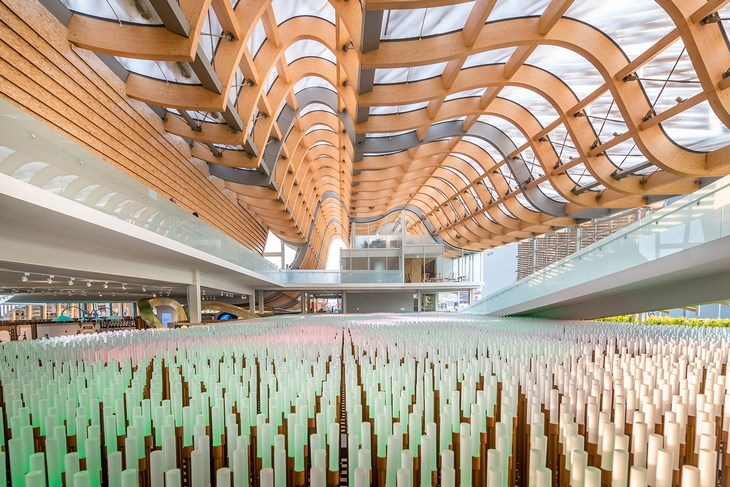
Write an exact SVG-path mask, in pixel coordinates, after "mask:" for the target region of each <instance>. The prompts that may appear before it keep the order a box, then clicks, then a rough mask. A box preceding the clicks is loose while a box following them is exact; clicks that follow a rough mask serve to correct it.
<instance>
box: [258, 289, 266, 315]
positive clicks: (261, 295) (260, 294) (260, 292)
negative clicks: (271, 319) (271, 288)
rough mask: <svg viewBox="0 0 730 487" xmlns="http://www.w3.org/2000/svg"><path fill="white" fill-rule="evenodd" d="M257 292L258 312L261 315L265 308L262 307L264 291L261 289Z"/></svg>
mask: <svg viewBox="0 0 730 487" xmlns="http://www.w3.org/2000/svg"><path fill="white" fill-rule="evenodd" d="M258 293H259V314H261V315H263V314H264V311H265V309H264V291H263V290H261V291H258Z"/></svg>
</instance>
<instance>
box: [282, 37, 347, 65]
mask: <svg viewBox="0 0 730 487" xmlns="http://www.w3.org/2000/svg"><path fill="white" fill-rule="evenodd" d="M305 57H318V58H322V59H326V60H327V61H329V62H331V63H332V64H336V63H337V58H336V57H335V55H334V53H333V52H332V51H330V50H329V49H328V48H327V46H325V45H324V44H322V43H321V42H318V41H315V40H311V39H302V40H300V41H297V42H295V43H294V44H292V45H291V46H289V47H288V48H287V49H286V51H284V59H285V60H286V63H287V64H291V63H293V62H294V61H296V60H297V59H301V58H305Z"/></svg>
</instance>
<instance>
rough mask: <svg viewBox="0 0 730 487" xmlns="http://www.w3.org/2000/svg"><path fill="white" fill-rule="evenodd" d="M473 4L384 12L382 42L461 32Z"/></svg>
mask: <svg viewBox="0 0 730 487" xmlns="http://www.w3.org/2000/svg"><path fill="white" fill-rule="evenodd" d="M473 4H474V2H464V3H459V4H456V5H447V6H443V7H431V8H415V9H411V10H386V11H385V12H384V13H383V24H382V28H381V30H380V38H381V39H382V40H393V39H413V38H421V37H426V36H433V35H439V34H445V33H447V32H454V31H457V30H461V29H462V28H463V27H464V23H465V22H466V19H467V18H468V17H469V13H470V12H471V10H472V6H473Z"/></svg>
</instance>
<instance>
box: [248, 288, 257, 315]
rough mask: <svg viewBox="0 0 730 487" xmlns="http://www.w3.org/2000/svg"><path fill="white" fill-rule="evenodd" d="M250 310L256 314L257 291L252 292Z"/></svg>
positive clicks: (249, 303) (249, 302) (249, 299)
mask: <svg viewBox="0 0 730 487" xmlns="http://www.w3.org/2000/svg"><path fill="white" fill-rule="evenodd" d="M248 310H249V311H250V312H251V313H255V312H256V291H255V290H253V291H251V295H250V296H249V298H248Z"/></svg>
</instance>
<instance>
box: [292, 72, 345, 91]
mask: <svg viewBox="0 0 730 487" xmlns="http://www.w3.org/2000/svg"><path fill="white" fill-rule="evenodd" d="M307 88H327V89H328V90H330V91H337V90H335V87H334V86H332V83H330V82H329V81H327V80H326V79H324V78H320V77H319V76H306V77H304V78H302V79H300V80H299V81H297V82H296V83H295V84H294V93H299V92H300V91H302V90H306V89H307Z"/></svg>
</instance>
